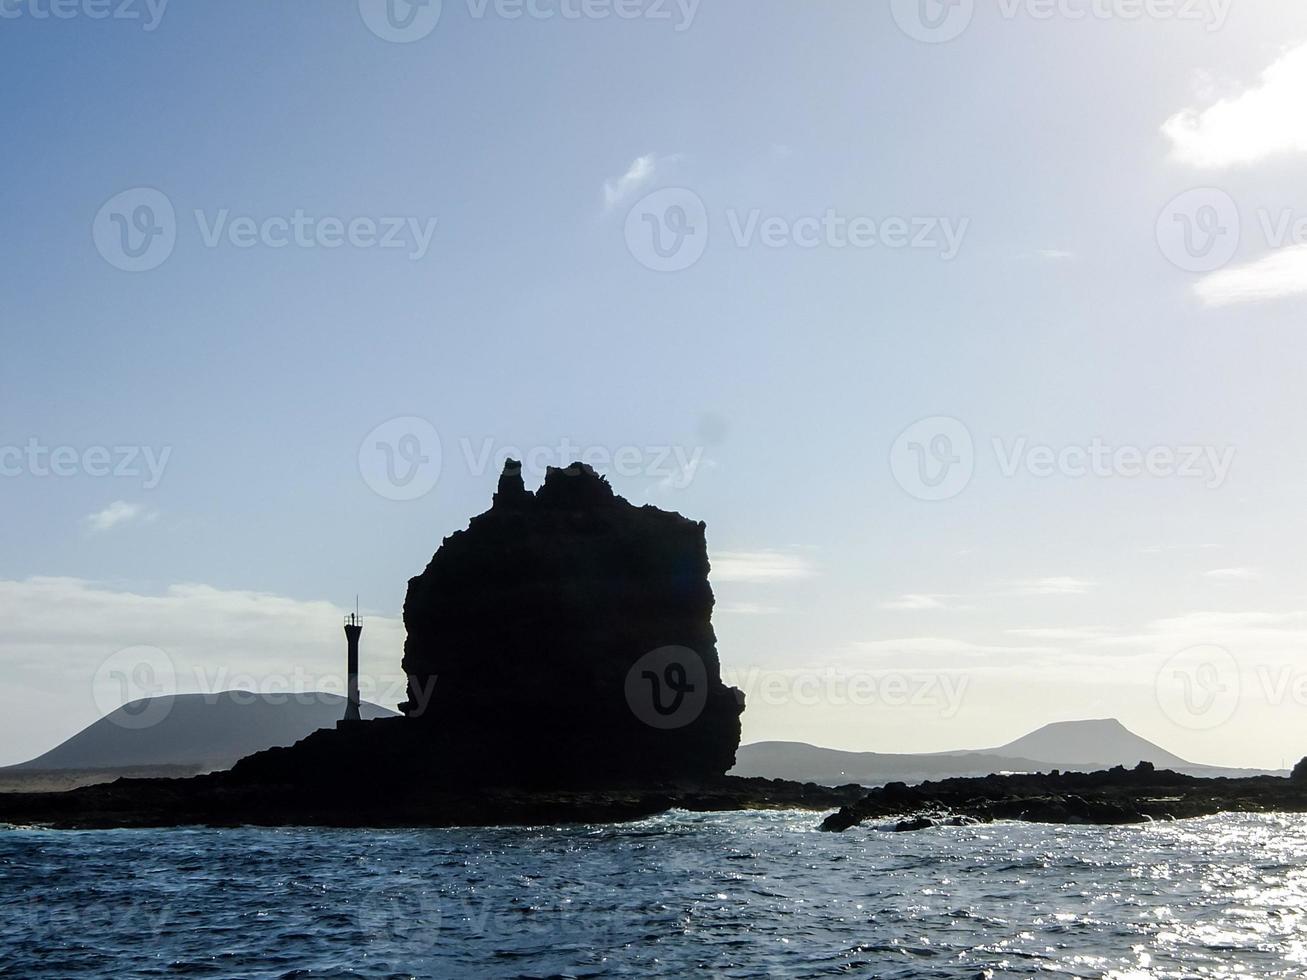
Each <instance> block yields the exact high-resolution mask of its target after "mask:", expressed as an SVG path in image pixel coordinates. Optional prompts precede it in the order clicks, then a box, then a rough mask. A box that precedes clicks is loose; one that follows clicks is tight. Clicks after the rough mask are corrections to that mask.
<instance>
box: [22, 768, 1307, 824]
mask: <svg viewBox="0 0 1307 980" xmlns="http://www.w3.org/2000/svg"><path fill="white" fill-rule="evenodd" d="M674 809H681V810H690V811H698V812H722V811H735V810H756V809H800V810H810V811H814V812H820V811H829V810H835V811H836V812H834V813H832V814H830V815H829V816H827V817H826V818H825V820H824V821H823V822H822V824H821V829H822V830H827V831H843V830H848V829H850V828H852V827H856V826H858V825H860V824H863V823H865V822H867V821H875V822H876V824H877V826H878V827H879V828H881V829H889V830H897V831H918V830H926V829H929V828H931V827H935V826H941V825H950V824H952V825H963V824H975V823H988V822H992V821H996V820H1018V821H1024V822H1029V823H1047V824H1097V825H1108V826H1116V825H1129V824H1142V823H1148V822H1151V821H1156V820H1176V819H1185V818H1190V817H1202V816H1210V815H1213V814H1217V813H1225V812H1239V813H1267V812H1290V813H1307V782H1303V781H1299V780H1289V779H1282V778H1276V777H1271V776H1264V777H1256V778H1250V779H1203V778H1199V777H1194V776H1186V775H1183V774H1180V773H1176V772H1171V771H1168V770H1156V769H1154V768H1152V767H1151V766H1149V765H1147V764H1143V765H1140V766H1139V767H1137V768H1135V769H1129V770H1127V769H1124V768H1119V767H1118V768H1116V769H1111V770H1107V771H1104V772H1094V773H1079V772H1068V773H1059V772H1053V773H1048V774H1042V773H1036V774H1030V775H1005V776H985V777H981V778H961V779H946V780H942V781H939V782H927V783H922V784H920V785H917V786H907V785H905V784H903V783H890V784H888V785H886V786H882V787H879V788H876V789H872V790H870V791H868V790H867V789H866V788H865V787H861V786H856V785H849V786H841V787H828V786H819V785H817V784H815V783H796V782H788V781H785V780H779V779H777V780H769V779H744V778H738V777H731V776H726V777H722V778H720V779H714V780H704V781H701V782H694V783H666V784H658V785H650V786H643V787H637V786H624V787H615V788H609V789H595V788H572V789H568V788H563V789H549V788H542V787H536V788H502V787H489V786H486V787H477V786H463V787H450V786H444V787H431V788H428V789H425V790H421V791H414V792H403V793H393V792H392V793H387V792H380V791H377V790H376V789H375V787H374V788H370V789H369V790H367V791H361V792H358V793H356V794H351V793H347V792H344V791H342V790H341V789H340V788H339V787H338V786H336V785H332V784H327V783H324V782H321V781H312V782H309V783H305V782H301V781H292V780H279V781H275V782H267V781H262V780H258V779H250V778H249V773H248V772H246V773H241V772H240V770H239V769H238V770H236V771H233V772H223V773H212V774H209V775H206V776H196V777H192V778H189V779H120V780H118V781H116V782H113V783H108V784H102V785H96V786H87V787H83V788H81V789H77V790H72V791H69V792H63V793H8V794H3V795H0V824H5V825H9V826H21V827H40V828H50V829H60V830H92V829H122V828H151V827H184V826H203V827H237V826H257V827H289V826H302V827H370V828H399V827H490V826H542V825H552V824H567V823H620V822H625V821H631V820H640V819H644V818H646V817H651V816H655V815H657V814H660V813H665V812H667V811H669V810H674Z"/></svg>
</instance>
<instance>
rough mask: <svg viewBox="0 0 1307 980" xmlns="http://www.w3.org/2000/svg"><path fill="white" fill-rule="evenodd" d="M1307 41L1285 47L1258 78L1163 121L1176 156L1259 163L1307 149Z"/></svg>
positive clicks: (1205, 162) (1213, 163) (1220, 163)
mask: <svg viewBox="0 0 1307 980" xmlns="http://www.w3.org/2000/svg"><path fill="white" fill-rule="evenodd" d="M1304 104H1307V44H1302V45H1299V46H1298V47H1295V48H1293V49H1292V50H1290V51H1288V52H1286V53H1285V54H1284V55H1282V56H1281V57H1280V58H1279V59H1278V60H1277V61H1275V62H1274V63H1273V64H1272V65H1271V66H1270V67H1269V68H1267V69H1266V70H1265V71H1264V72H1263V73H1262V76H1261V79H1260V80H1259V82H1258V84H1257V85H1255V86H1253V87H1252V88H1249V89H1248V90H1246V91H1244V92H1242V93H1240V94H1239V95H1236V96H1233V97H1231V98H1225V99H1221V100H1220V101H1218V102H1216V103H1214V104H1213V105H1210V106H1208V107H1207V108H1205V109H1198V108H1188V109H1185V110H1183V111H1182V112H1178V113H1176V114H1175V115H1174V116H1172V117H1171V118H1170V119H1168V120H1167V121H1166V122H1165V123H1164V124H1163V125H1162V133H1163V135H1164V136H1166V138H1167V139H1168V140H1170V141H1171V148H1172V152H1173V154H1174V156H1175V157H1176V158H1177V159H1178V160H1180V161H1182V162H1184V163H1187V164H1191V165H1193V166H1196V167H1208V168H1215V167H1229V166H1233V165H1237V164H1247V163H1255V162H1256V161H1258V160H1262V159H1265V158H1267V157H1270V156H1275V155H1279V154H1285V153H1302V152H1307V113H1305V112H1303V106H1304Z"/></svg>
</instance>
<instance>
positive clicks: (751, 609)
mask: <svg viewBox="0 0 1307 980" xmlns="http://www.w3.org/2000/svg"><path fill="white" fill-rule="evenodd" d="M716 611H717V612H719V613H722V614H724V615H727V616H772V615H775V614H776V613H778V612H780V611H781V610H779V609H777V608H776V607H775V606H764V605H762V604H760V603H757V602H726V603H723V604H722V605H720V606H718V607H717V609H716Z"/></svg>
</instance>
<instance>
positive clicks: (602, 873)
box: [0, 813, 1307, 980]
mask: <svg viewBox="0 0 1307 980" xmlns="http://www.w3.org/2000/svg"><path fill="white" fill-rule="evenodd" d="M816 822H817V820H816V819H815V818H814V815H812V814H807V813H744V814H719V815H700V814H687V813H676V814H671V815H668V816H664V817H659V818H656V819H652V820H647V821H643V822H641V823H637V824H628V825H623V826H616V827H574V828H550V829H533V830H488V831H483V830H478V831H469V830H437V831H432V830H421V831H400V832H396V831H321V830H237V831H216V830H215V831H208V830H195V831H187V830H170V831H107V832H81V833H64V832H32V831H20V830H0V916H2V919H0V976H5V977H20V978H23V980H37V978H47V977H48V978H60V980H63V978H69V977H111V978H114V980H127V978H133V977H163V976H168V977H186V976H211V977H223V978H228V977H275V978H299V977H347V976H356V977H458V976H557V975H564V976H579V977H586V976H640V977H651V976H688V975H692V974H694V973H698V974H701V975H705V976H707V975H712V976H738V977H751V978H752V977H759V976H764V975H767V974H771V975H774V976H795V977H824V976H857V977H913V978H917V977H949V978H952V977H966V978H970V977H977V976H994V977H1006V976H1028V975H1031V974H1037V973H1046V974H1052V975H1064V976H1071V977H1113V978H1122V980H1124V978H1130V980H1134V978H1146V977H1227V976H1231V975H1234V974H1240V975H1243V976H1251V977H1272V976H1275V977H1290V976H1292V977H1302V976H1307V920H1305V919H1304V908H1305V907H1307V869H1304V867H1303V860H1302V859H1303V856H1304V855H1307V819H1305V818H1303V817H1261V816H1259V817H1246V816H1228V817H1217V818H1212V819H1208V820H1200V821H1190V822H1181V823H1173V824H1158V825H1153V826H1149V827H1145V828H1139V829H1127V830H1122V829H1102V828H1084V827H1038V826H1026V825H1019V824H997V825H993V826H985V827H962V828H947V829H938V830H931V831H927V832H924V833H920V834H889V833H882V832H877V831H875V830H871V829H855V830H853V831H850V832H848V833H846V834H842V835H841V834H822V833H818V832H816V831H815V830H814V829H813V827H814V826H815V824H816ZM986 971H988V972H986Z"/></svg>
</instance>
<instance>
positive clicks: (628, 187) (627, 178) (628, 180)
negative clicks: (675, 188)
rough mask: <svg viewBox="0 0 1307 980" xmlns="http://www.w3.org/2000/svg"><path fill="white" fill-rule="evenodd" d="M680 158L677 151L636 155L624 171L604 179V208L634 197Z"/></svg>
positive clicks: (606, 208)
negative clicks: (666, 154)
mask: <svg viewBox="0 0 1307 980" xmlns="http://www.w3.org/2000/svg"><path fill="white" fill-rule="evenodd" d="M681 159H682V157H681V154H679V153H674V154H671V155H669V156H661V157H660V156H658V155H657V154H656V153H646V154H645V155H644V156H642V157H636V158H635V160H633V161H632V162H631V165H630V166H629V167H627V168H626V173H624V174H622V175H621V176H620V177H610V178H609V179H608V180H606V181H604V210H606V211H611V210H613V209H614V208H616V207H617V206H618V205H620V204H622V203H623V202H624V201H627V200H629V199H630V198H632V197H634V196H635V195H636V194H637V193H639V192H640V191H641V190H643V189H644V188H646V187H648V186H649V185H650V184H652V183H653V182H654V180H656V179H657V177H658V175H659V173H660V172H661V171H662V170H665V169H666V168H667V167H668V166H670V165H671V164H674V163H676V162H678V161H679V160H681Z"/></svg>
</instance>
